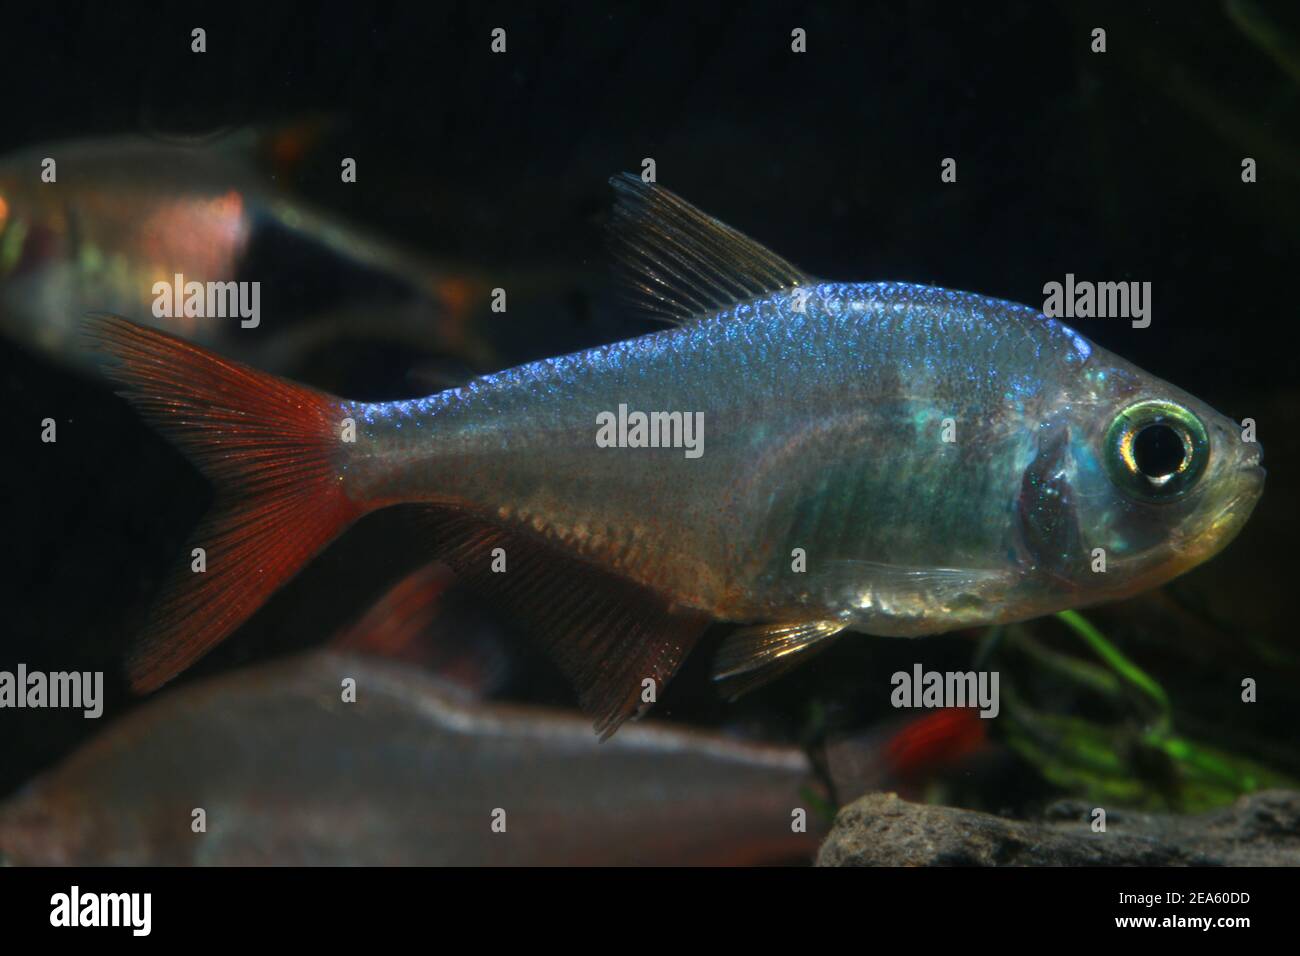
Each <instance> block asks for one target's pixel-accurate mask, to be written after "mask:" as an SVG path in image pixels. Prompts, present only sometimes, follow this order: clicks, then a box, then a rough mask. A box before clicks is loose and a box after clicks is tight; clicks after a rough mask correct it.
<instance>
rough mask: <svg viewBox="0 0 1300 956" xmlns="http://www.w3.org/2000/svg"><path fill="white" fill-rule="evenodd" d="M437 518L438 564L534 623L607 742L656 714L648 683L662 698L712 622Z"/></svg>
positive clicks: (459, 519)
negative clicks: (496, 558) (501, 563)
mask: <svg viewBox="0 0 1300 956" xmlns="http://www.w3.org/2000/svg"><path fill="white" fill-rule="evenodd" d="M430 520H431V523H432V528H431V531H432V533H433V534H434V535H435V536H436V540H437V543H438V548H439V554H440V557H441V559H442V560H443V561H446V562H447V563H448V564H449V565H451V566H452V567H453V568H455V569H456V572H457V574H458V575H459V576H460V577H461V580H462V581H463V582H464V583H465V584H466V585H467V586H469V587H471V588H474V589H475V590H476V591H479V592H480V593H483V594H487V595H491V596H492V598H493V601H494V603H495V604H497V605H498V606H499V607H500V608H501V609H502V610H503V611H505V612H506V613H507V614H509V615H511V616H513V617H515V618H516V619H520V620H521V621H523V622H524V623H526V624H527V626H528V627H529V630H530V631H531V632H533V633H534V634H535V635H536V636H537V637H538V638H539V639H540V640H541V642H542V643H543V644H544V645H545V647H546V648H547V650H548V652H549V653H550V654H551V656H552V657H553V658H554V660H555V662H556V663H557V664H558V665H559V667H560V670H561V671H563V672H564V674H565V676H566V677H568V678H569V680H571V681H572V682H573V684H574V686H575V687H576V688H577V691H578V699H579V701H580V702H581V704H582V707H583V710H585V711H586V712H588V713H589V714H590V715H591V716H592V717H593V718H594V719H595V729H596V732H597V733H598V734H600V737H601V739H602V740H604V739H607V738H608V737H609V736H610V735H611V734H613V733H614V732H615V731H616V730H618V728H619V726H620V725H622V723H623V722H624V721H625V720H627V719H628V718H629V717H633V716H639V715H640V714H641V713H643V712H644V711H646V710H648V709H649V704H644V703H643V702H642V691H643V687H644V684H643V682H644V681H645V680H646V679H650V680H653V681H654V682H655V695H656V696H658V695H661V694H662V693H663V689H664V687H665V685H666V684H667V683H668V681H669V680H670V679H671V678H672V676H673V674H675V673H676V672H677V668H678V667H679V666H680V664H681V662H682V660H683V659H684V658H685V657H686V655H687V654H688V653H689V652H690V650H691V648H693V647H694V646H695V644H696V643H697V642H698V641H699V639H700V636H701V635H702V634H703V633H704V631H705V629H706V628H707V627H708V625H709V623H710V620H711V619H710V618H709V616H708V615H706V614H702V613H700V612H697V611H691V610H687V609H683V608H677V607H674V606H673V605H672V604H671V602H669V601H668V599H666V598H664V597H663V596H661V595H659V594H656V593H654V592H652V591H650V590H649V589H647V588H644V587H641V586H640V585H637V584H634V583H632V582H630V581H627V580H625V579H623V578H620V577H617V576H615V575H613V574H610V573H609V572H606V571H603V570H601V569H599V568H597V567H596V566H594V565H592V564H589V563H588V562H586V561H583V560H581V559H580V558H574V557H570V556H568V555H565V554H563V553H561V552H559V551H558V550H557V549H556V548H554V547H553V546H551V545H549V544H548V543H547V542H546V541H544V540H543V539H541V538H538V537H534V536H532V535H529V534H527V533H525V532H515V531H509V530H506V529H504V528H501V527H499V526H497V525H493V524H489V523H487V522H485V521H483V520H481V519H478V518H476V517H473V516H470V515H466V514H464V513H460V512H448V511H445V510H436V511H431V512H430ZM496 548H502V549H504V552H505V561H506V565H505V566H506V570H505V571H504V572H500V573H499V572H494V571H493V570H492V562H493V551H494V549H496Z"/></svg>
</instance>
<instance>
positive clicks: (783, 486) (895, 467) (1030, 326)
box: [343, 283, 1253, 636]
mask: <svg viewBox="0 0 1300 956" xmlns="http://www.w3.org/2000/svg"><path fill="white" fill-rule="evenodd" d="M796 295H798V296H799V298H800V299H801V300H802V311H801V312H800V311H797V309H796V305H795V301H796ZM1144 389H1158V390H1159V392H1158V393H1159V394H1161V395H1168V394H1170V392H1171V387H1169V386H1166V385H1164V384H1163V383H1157V382H1155V381H1154V380H1152V379H1150V378H1149V377H1147V376H1144V375H1142V374H1141V373H1140V372H1137V371H1136V370H1135V369H1133V368H1132V367H1131V366H1130V365H1128V363H1126V362H1124V361H1123V360H1121V359H1119V358H1118V357H1117V356H1114V355H1110V354H1107V353H1105V352H1103V351H1102V350H1100V349H1099V348H1097V347H1096V346H1094V345H1091V344H1089V343H1088V342H1086V341H1084V340H1083V338H1082V337H1080V336H1078V335H1077V334H1075V333H1073V332H1071V331H1070V330H1069V329H1068V328H1066V327H1065V326H1063V325H1061V324H1059V323H1057V322H1054V321H1052V320H1049V319H1044V318H1043V317H1042V316H1041V315H1040V314H1038V313H1036V312H1035V311H1034V310H1032V309H1029V308H1028V307H1026V306H1019V305H1015V304H1014V303H1010V302H1003V301H999V300H995V299H988V298H985V297H982V296H977V295H972V294H968V293H960V292H952V291H948V290H945V289H938V288H933V287H926V286H916V285H907V284H899V283H884V284H878V283H872V284H833V283H826V284H819V285H816V286H813V287H811V288H810V289H807V290H803V289H801V290H797V291H795V292H792V291H782V292H779V293H777V294H775V295H771V296H766V297H763V298H761V299H756V300H752V301H748V302H745V303H742V304H740V305H738V306H737V307H736V308H735V309H733V310H730V311H728V312H723V313H721V314H718V315H715V316H711V317H709V318H708V319H707V320H705V321H703V322H700V323H697V324H693V325H690V326H687V327H682V328H677V329H672V330H668V331H665V332H660V333H656V334H653V335H648V336H644V337H642V338H638V339H633V340H631V341H626V342H620V343H617V344H615V345H610V346H605V347H601V348H596V349H591V350H589V351H586V352H582V353H579V354H577V355H572V356H565V357H563V358H558V359H550V360H545V361H541V362H536V363H533V364H530V365H525V366H522V367H520V368H516V369H512V370H509V371H507V372H503V373H500V374H497V375H491V376H487V377H485V378H481V379H478V380H477V381H475V382H474V383H473V384H472V385H470V386H467V387H464V388H459V389H453V390H451V391H448V392H444V393H441V394H438V395H435V396H432V397H431V398H428V399H423V400H417V401H410V402H389V403H383V404H375V405H370V404H355V405H350V406H347V407H346V409H345V413H346V414H347V415H349V416H355V418H356V419H357V421H358V422H359V423H364V425H363V427H362V428H361V431H360V435H359V438H358V442H357V449H358V450H357V454H356V455H355V456H354V458H353V459H352V460H351V461H349V462H348V463H347V467H346V470H345V473H344V479H343V485H344V488H345V490H346V491H347V493H348V494H349V495H351V496H353V497H354V498H355V499H356V500H358V501H360V502H366V503H372V502H386V501H393V502H409V501H424V502H428V503H434V504H445V505H451V506H454V507H456V508H460V509H467V510H472V511H475V512H478V513H481V514H483V515H485V516H491V517H494V518H496V519H497V520H504V521H508V522H513V523H516V524H518V525H520V526H522V527H525V528H529V529H531V530H533V531H534V532H535V533H537V534H540V535H542V536H543V537H545V538H546V540H547V541H548V542H554V543H555V544H557V545H558V546H561V547H564V548H567V549H571V550H572V551H574V552H576V553H579V554H581V555H582V556H583V557H585V558H587V559H589V560H591V561H593V562H595V563H598V564H600V565H603V566H607V567H610V568H613V569H614V570H616V571H617V572H618V573H619V574H622V575H625V576H627V577H629V578H631V579H633V580H635V581H637V582H638V583H640V584H643V585H645V586H647V587H649V588H653V589H656V590H659V591H662V592H664V593H669V594H672V595H674V598H675V600H676V601H677V602H678V603H679V604H682V605H685V606H688V607H691V608H696V609H699V610H701V611H704V612H706V613H708V614H709V615H711V616H712V617H714V618H718V619H721V620H730V621H754V620H764V619H781V620H789V619H792V618H797V617H800V616H806V615H808V614H809V613H810V612H811V613H814V614H816V615H819V616H822V617H827V616H829V617H844V618H846V619H847V620H848V621H849V624H850V626H851V627H852V628H854V629H857V630H863V631H866V632H868V633H873V634H882V635H898V636H910V635H915V634H929V633H936V632H939V631H944V630H953V629H957V628H961V627H967V626H971V625H975V624H989V623H999V622H1005V621H1013V620H1018V619H1022V618H1026V617H1035V616H1039V615H1041V614H1044V613H1047V612H1049V611H1054V610H1060V609H1062V608H1063V607H1066V606H1072V605H1073V604H1074V603H1076V601H1077V600H1078V599H1080V598H1082V599H1084V600H1085V601H1091V600H1100V599H1103V598H1106V597H1116V596H1123V595H1124V594H1126V593H1129V592H1130V591H1132V590H1134V589H1142V588H1144V587H1145V586H1148V582H1147V580H1145V579H1144V576H1143V575H1140V574H1139V575H1126V574H1124V573H1122V570H1121V571H1120V572H1119V573H1112V574H1111V576H1109V577H1101V576H1100V575H1094V574H1093V573H1092V572H1091V571H1090V570H1089V569H1087V568H1086V567H1079V566H1074V565H1071V564H1070V563H1069V561H1070V560H1071V559H1074V558H1078V557H1085V556H1086V554H1087V552H1079V553H1077V554H1071V555H1068V556H1067V558H1066V561H1065V562H1064V563H1063V564H1062V562H1056V566H1054V567H1053V568H1052V570H1053V571H1055V572H1056V573H1052V574H1044V573H1039V572H1040V570H1041V569H1042V565H1043V563H1044V562H1045V561H1046V562H1049V563H1050V562H1053V561H1056V557H1057V556H1056V555H1040V554H1035V553H1034V552H1033V547H1032V545H1033V542H1031V541H1029V540H1027V536H1026V535H1025V534H1024V527H1023V523H1024V520H1025V518H1026V514H1025V510H1026V506H1027V505H1028V506H1030V507H1037V506H1038V504H1039V502H1038V500H1037V499H1034V500H1031V501H1030V502H1027V503H1026V502H1025V501H1024V500H1023V493H1024V484H1025V475H1026V473H1027V471H1029V470H1030V469H1031V468H1033V467H1034V466H1035V463H1036V462H1037V461H1039V460H1040V456H1041V455H1042V454H1043V451H1042V446H1043V439H1042V436H1043V435H1044V434H1046V433H1047V432H1048V431H1049V430H1051V429H1053V428H1055V427H1058V423H1059V427H1060V428H1062V429H1065V430H1068V432H1069V438H1068V440H1067V441H1068V445H1067V446H1066V447H1065V448H1063V449H1056V448H1049V449H1048V451H1047V454H1052V455H1054V456H1055V460H1054V461H1053V462H1052V463H1050V464H1051V467H1053V468H1058V467H1060V468H1064V467H1068V463H1069V462H1071V461H1072V462H1073V463H1074V464H1073V467H1074V469H1075V470H1076V472H1077V473H1078V475H1079V478H1080V479H1082V481H1081V482H1080V484H1083V485H1085V487H1084V488H1083V489H1082V490H1085V491H1087V490H1090V489H1087V488H1086V484H1087V482H1088V480H1089V479H1090V476H1091V472H1092V471H1096V470H1097V469H1098V467H1099V466H1098V464H1097V461H1096V459H1097V455H1096V454H1095V453H1093V452H1092V451H1091V446H1092V443H1093V440H1094V438H1096V437H1097V436H1096V435H1095V434H1094V429H1093V428H1092V427H1091V426H1092V424H1093V419H1095V418H1105V417H1107V412H1108V411H1109V410H1110V409H1109V407H1108V406H1109V405H1112V404H1113V405H1120V404H1122V403H1123V402H1125V401H1128V400H1129V399H1130V398H1133V397H1135V396H1140V395H1141V394H1143V390H1144ZM1175 391H1176V390H1175ZM1177 395H1178V398H1179V400H1180V401H1181V402H1182V403H1184V404H1185V405H1192V404H1196V402H1195V399H1193V398H1192V397H1191V396H1189V395H1186V394H1185V393H1181V392H1178V393H1177ZM620 405H621V406H625V407H626V408H629V409H637V410H643V411H647V412H648V411H675V412H680V413H681V414H683V415H694V414H696V413H702V419H703V426H704V427H703V429H702V433H703V453H702V454H701V455H700V457H699V458H690V457H687V456H686V455H685V454H684V453H683V450H682V449H681V448H672V447H660V448H604V447H598V444H597V440H596V436H597V432H598V431H599V429H598V426H597V422H598V416H599V415H600V414H601V413H602V412H608V411H611V410H617V409H618V408H619V406H620ZM1099 406H1100V407H1099ZM1080 412H1083V413H1084V415H1086V418H1085V419H1084V420H1082V421H1080V415H1079V413H1080ZM1207 417H1208V414H1207ZM945 420H948V421H950V422H951V423H952V425H953V432H954V434H953V440H952V441H945V440H944V435H943V431H944V422H945ZM1218 424H1219V425H1220V427H1221V428H1222V432H1221V433H1220V434H1218V435H1216V436H1215V437H1216V439H1217V440H1219V441H1221V442H1222V443H1223V445H1224V446H1225V447H1227V446H1228V444H1229V443H1230V442H1231V441H1233V440H1234V439H1235V438H1236V429H1231V431H1230V423H1226V422H1222V421H1220V422H1218ZM1071 426H1073V427H1071ZM1081 426H1082V427H1081ZM1237 443H1238V444H1240V443H1239V442H1237ZM1239 481H1240V484H1241V487H1242V489H1243V491H1248V490H1250V489H1251V488H1253V479H1252V477H1251V476H1250V475H1249V474H1244V475H1242V476H1241V477H1240V479H1239ZM1111 506H1112V508H1113V509H1116V510H1123V509H1125V508H1126V507H1127V508H1128V510H1136V507H1137V506H1136V505H1130V504H1129V503H1128V502H1126V501H1123V500H1119V499H1113V500H1112V502H1111ZM1097 517H1098V518H1099V519H1100V520H1102V521H1104V522H1105V524H1104V525H1101V526H1099V528H1098V530H1099V532H1100V533H1099V534H1098V535H1097V536H1096V537H1095V538H1094V539H1093V540H1090V541H1086V542H1082V541H1081V542H1080V545H1081V546H1086V545H1092V544H1095V545H1098V546H1101V547H1105V548H1107V550H1108V552H1109V553H1110V554H1111V556H1112V562H1113V565H1112V566H1114V565H1120V566H1121V568H1122V566H1123V564H1124V563H1125V562H1126V561H1128V560H1129V559H1130V555H1131V554H1132V553H1133V552H1134V551H1135V550H1139V549H1140V548H1141V547H1142V546H1145V545H1149V544H1150V543H1151V542H1150V541H1141V540H1137V541H1134V540H1132V533H1133V530H1134V526H1133V523H1132V522H1130V521H1126V520H1124V516H1123V515H1119V514H1112V512H1111V510H1110V509H1107V510H1106V512H1105V513H1103V514H1099V515H1098V516H1097ZM1117 530H1118V531H1120V533H1118V534H1117V533H1116V531H1117ZM796 549H803V551H804V552H806V554H807V556H808V563H807V570H806V571H804V572H794V571H793V570H792V567H791V565H792V556H793V555H794V554H795V551H796ZM945 569H952V570H951V571H950V576H949V579H947V580H945V578H944V575H945ZM918 585H920V586H918Z"/></svg>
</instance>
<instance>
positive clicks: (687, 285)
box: [609, 173, 812, 325]
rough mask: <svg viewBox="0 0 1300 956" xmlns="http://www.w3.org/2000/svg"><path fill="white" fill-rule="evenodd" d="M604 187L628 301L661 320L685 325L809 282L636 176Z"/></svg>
mask: <svg viewBox="0 0 1300 956" xmlns="http://www.w3.org/2000/svg"><path fill="white" fill-rule="evenodd" d="M609 182H610V185H611V186H613V187H614V190H615V192H617V193H618V199H617V202H616V203H615V205H614V209H613V213H612V216H611V220H610V234H611V244H612V247H613V250H614V254H615V255H616V256H617V258H618V260H619V261H620V263H621V264H622V266H623V271H624V279H625V281H626V283H627V285H628V287H629V293H630V297H631V298H632V300H633V302H634V303H635V304H636V305H637V306H638V307H640V308H642V309H645V310H646V311H649V312H651V313H653V314H654V315H655V316H656V317H658V318H660V319H663V320H665V321H667V322H672V323H674V324H677V325H686V324H689V323H690V322H692V321H695V320H699V319H703V318H706V317H707V316H709V315H712V314H715V313H717V312H721V311H723V310H724V309H728V308H730V307H731V306H733V305H735V304H736V303H737V302H744V301H746V300H747V299H753V298H756V297H758V296H764V295H768V294H770V293H772V292H776V291H778V290H780V289H788V288H791V287H793V286H798V285H807V284H808V283H809V282H810V281H812V280H811V279H810V278H809V277H808V276H807V275H806V274H804V272H803V271H802V270H800V269H799V268H797V267H796V266H793V265H791V264H790V263H788V262H786V261H785V260H784V259H782V258H781V257H780V256H778V255H777V254H776V253H774V252H772V251H771V250H769V249H766V248H764V247H763V246H761V245H759V244H758V243H757V242H755V241H754V240H752V239H750V238H749V237H748V236H745V235H743V234H742V233H740V232H737V231H736V230H735V229H732V228H731V227H730V226H727V225H724V224H723V223H721V222H719V221H718V220H716V219H714V218H713V217H712V216H709V215H707V214H705V213H703V212H701V211H700V210H699V209H696V208H695V207H694V206H692V205H691V204H690V203H688V202H686V201H685V200H684V199H682V198H681V197H679V196H677V195H675V194H673V193H672V192H670V191H668V190H667V189H664V188H663V187H661V186H658V185H656V184H654V183H646V182H643V181H642V180H641V177H640V176H637V175H635V174H634V173H623V174H622V175H621V176H615V177H614V178H612V179H611V180H610V181H609Z"/></svg>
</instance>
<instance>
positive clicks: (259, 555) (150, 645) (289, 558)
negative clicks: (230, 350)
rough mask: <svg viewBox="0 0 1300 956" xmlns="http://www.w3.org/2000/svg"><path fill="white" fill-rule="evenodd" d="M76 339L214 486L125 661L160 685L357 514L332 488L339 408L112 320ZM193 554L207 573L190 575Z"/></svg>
mask: <svg viewBox="0 0 1300 956" xmlns="http://www.w3.org/2000/svg"><path fill="white" fill-rule="evenodd" d="M86 335H87V338H88V339H89V341H90V342H91V344H92V345H93V346H94V347H95V348H96V349H98V350H99V351H101V352H103V353H105V354H106V355H107V356H108V357H109V358H110V359H111V360H113V364H111V365H110V366H109V367H107V368H106V369H105V371H106V373H107V375H108V376H109V378H111V379H112V380H113V381H115V382H117V383H119V384H120V385H122V386H124V388H123V389H122V394H123V395H124V396H125V397H126V398H127V399H128V400H129V401H130V402H131V403H132V404H133V405H134V406H135V407H136V409H138V410H139V412H140V414H141V415H142V416H143V417H144V418H145V419H146V420H148V421H149V422H150V423H151V424H153V425H154V426H156V427H157V428H158V429H159V431H161V432H162V433H163V434H165V435H167V436H168V437H169V438H170V439H171V440H172V441H173V442H174V443H175V444H176V445H177V447H179V448H180V449H181V451H183V452H184V453H185V454H186V455H188V456H189V458H190V459H191V460H192V461H193V462H194V463H195V465H197V466H198V467H199V469H200V470H201V471H202V472H203V473H204V474H205V475H206V476H207V477H208V478H209V479H210V480H211V481H212V482H213V484H214V485H216V500H215V502H214V504H213V506H212V510H211V511H210V512H209V513H208V514H207V516H206V517H205V518H204V519H203V521H202V522H201V523H200V525H199V527H198V528H197V529H196V530H195V531H194V533H193V534H192V535H191V536H190V539H189V541H188V542H187V543H186V545H185V551H184V559H183V561H182V562H181V563H180V565H179V566H178V567H177V568H175V569H174V570H173V571H172V572H171V574H170V576H169V578H168V580H167V582H166V584H165V586H164V589H163V592H162V597H161V598H160V599H159V600H158V602H157V603H156V605H155V606H154V608H153V610H152V612H151V613H150V616H149V618H148V621H147V623H146V624H145V626H144V628H143V630H142V631H141V632H140V634H139V635H138V637H137V639H136V642H135V646H134V648H133V650H132V653H131V656H130V658H129V661H128V665H127V670H128V676H129V678H130V681H131V686H132V687H133V688H134V689H135V690H137V691H139V692H147V691H151V690H154V689H156V688H158V687H160V686H161V685H162V684H165V683H166V682H167V681H169V680H170V679H171V678H173V677H175V676H176V675H177V674H178V673H180V672H181V671H183V670H184V669H185V668H186V667H188V666H190V665H191V664H193V663H194V662H195V661H196V660H198V659H199V658H200V657H202V656H203V655H204V654H206V653H207V652H208V651H209V650H211V649H212V648H213V647H214V646H216V645H217V644H218V643H220V642H221V641H222V640H224V639H225V638H226V637H227V636H228V635H229V634H230V633H231V632H232V631H234V630H235V629H236V628H237V627H239V625H240V624H242V623H243V622H244V621H245V620H247V619H248V618H249V617H250V616H251V615H252V614H253V612H254V611H256V610H257V609H258V608H259V607H261V605H262V604H263V603H265V602H266V600H267V598H269V597H270V596H271V594H272V593H274V592H275V591H276V590H277V589H278V588H279V587H280V586H281V585H283V584H284V583H285V582H286V581H288V580H289V579H290V578H291V577H293V576H294V575H295V574H296V573H297V572H298V571H299V570H300V569H301V568H302V567H303V565H305V564H306V563H307V562H308V561H309V560H311V558H312V557H314V556H315V555H316V554H317V553H318V552H319V551H321V550H322V549H323V548H324V547H325V546H326V545H327V544H329V542H330V541H332V540H333V539H334V538H335V537H337V536H338V535H339V533H340V532H342V531H343V530H344V529H345V528H346V527H347V526H348V525H349V524H351V523H352V522H353V521H354V520H356V519H357V518H358V517H360V515H361V514H362V513H363V511H364V510H365V509H364V507H363V506H361V505H360V504H359V503H357V502H354V501H352V500H351V499H350V498H348V497H347V495H346V493H345V492H344V490H343V487H342V485H341V481H340V479H341V474H342V473H341V471H340V468H339V465H340V462H341V460H342V450H343V446H342V444H341V442H340V439H339V434H340V425H341V422H342V420H343V418H344V417H345V411H344V408H343V406H342V404H341V401H340V400H339V399H337V398H334V397H332V396H330V395H326V394H325V393H323V392H318V391H315V390H314V389H310V388H307V387H305V386H302V385H296V384H294V383H292V382H287V381H285V380H283V379H279V378H276V377H275V376H272V375H267V374H266V373H264V372H259V371H257V370H255V369H252V368H249V367H248V366H246V365H241V364H239V363H238V362H232V361H230V360H228V359H224V358H221V357H220V356H218V355H216V354H214V353H212V352H209V351H207V350H206V349H202V348H199V347H198V346H195V345H191V344H190V343H188V342H185V341H183V340H181V339H178V338H175V337H173V336H170V335H167V334H165V333H162V332H157V331H154V330H152V329H145V328H141V327H140V326H137V325H134V324H132V323H130V322H128V321H126V320H125V319H120V318H117V317H114V316H103V315H100V316H93V317H91V318H90V319H89V320H88V323H87V327H86ZM195 548H203V549H204V552H205V561H206V570H205V571H201V572H198V571H193V570H191V568H192V560H193V559H192V555H193V549H195Z"/></svg>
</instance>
